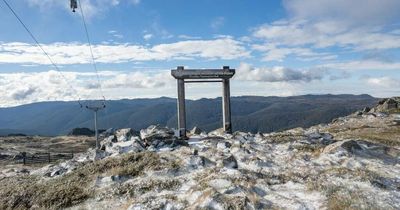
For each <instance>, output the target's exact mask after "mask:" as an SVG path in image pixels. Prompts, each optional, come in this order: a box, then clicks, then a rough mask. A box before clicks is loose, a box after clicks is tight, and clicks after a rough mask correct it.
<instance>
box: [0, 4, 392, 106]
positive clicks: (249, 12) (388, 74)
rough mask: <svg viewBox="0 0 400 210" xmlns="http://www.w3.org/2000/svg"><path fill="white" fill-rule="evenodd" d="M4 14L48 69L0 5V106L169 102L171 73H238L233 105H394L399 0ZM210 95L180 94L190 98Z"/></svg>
mask: <svg viewBox="0 0 400 210" xmlns="http://www.w3.org/2000/svg"><path fill="white" fill-rule="evenodd" d="M8 2H9V3H10V4H11V5H12V7H13V8H14V9H15V11H16V12H17V13H18V15H19V16H20V17H21V19H22V20H23V21H24V22H25V24H26V25H27V26H28V27H29V28H30V29H31V31H32V33H33V34H34V35H35V36H36V38H37V39H38V40H39V41H40V43H41V44H42V45H43V48H44V49H45V50H46V51H47V52H48V53H49V55H50V56H51V58H52V59H53V60H54V61H55V62H56V63H57V64H58V65H59V67H60V69H61V71H62V72H63V73H62V74H60V73H59V72H57V71H55V69H54V67H53V66H51V65H49V61H48V60H47V58H46V57H45V56H44V55H43V54H42V53H41V51H40V49H38V48H37V47H35V45H34V42H33V40H32V39H31V38H30V37H29V35H28V34H27V33H26V32H25V31H24V29H23V28H22V26H21V25H20V24H19V23H18V22H17V20H16V19H15V17H14V16H13V15H12V14H11V12H10V11H9V10H8V8H7V7H6V5H5V4H4V3H3V2H2V1H0V28H1V29H2V30H1V33H0V44H1V45H0V91H1V94H0V106H13V105H19V104H25V103H31V102H36V101H48V100H76V99H78V98H82V99H88V98H94V99H96V98H100V97H101V95H104V96H105V97H106V98H107V99H119V98H142V97H159V96H170V97H175V95H176V90H175V85H176V83H175V81H174V80H173V79H172V78H171V76H170V74H169V70H170V69H172V68H176V66H181V65H182V66H186V67H187V68H219V67H221V66H223V65H229V66H231V67H232V68H235V69H236V70H237V74H236V75H235V78H234V80H233V81H232V95H265V96H268V95H279V96H288V95H300V94H324V93H332V94H340V93H352V94H363V93H366V94H371V95H373V96H377V97H387V96H393V95H400V22H399V21H398V20H399V19H400V13H399V12H398V11H399V10H400V1H398V0H353V1H346V0H337V1H330V0H283V1H278V0H274V1H265V0H263V1H262V0H253V1H245V0H229V1H228V0H226V1H222V0H202V1H200V0H199V1H184V0H164V1H161V0H158V1H156V0H81V2H82V5H80V6H82V9H83V11H84V15H85V17H86V20H87V25H88V28H89V33H90V37H91V40H92V44H93V51H94V56H95V58H96V62H97V64H98V70H99V77H100V86H101V87H102V89H103V91H104V92H103V93H100V91H99V84H98V82H97V80H96V74H95V71H94V70H93V67H92V65H91V59H90V53H89V52H90V51H89V47H88V45H87V42H86V37H85V33H84V28H83V23H82V19H81V14H80V12H79V9H78V11H77V12H76V13H72V12H71V10H70V9H69V1H68V0H15V1H11V0H8ZM219 88H220V87H219V85H217V84H211V85H209V84H202V85H199V84H198V85H190V86H188V91H187V92H188V97H189V98H201V97H217V96H219V95H220V89H219Z"/></svg>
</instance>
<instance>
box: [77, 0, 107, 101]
mask: <svg viewBox="0 0 400 210" xmlns="http://www.w3.org/2000/svg"><path fill="white" fill-rule="evenodd" d="M78 1H79V9H80V11H81V16H82V21H83V26H84V28H85V33H86V38H87V42H88V44H89V49H90V55H91V57H92V64H93V68H94V70H95V72H96V77H97V83H98V86H99V89H100V93H101V96H102V97H103V99H104V102H105V97H104V94H103V88H102V85H101V82H100V76H99V72H98V70H97V64H96V60H95V58H94V55H93V48H92V43H91V41H90V36H89V31H88V27H87V24H86V20H85V15H84V13H83V9H82V4H81V1H80V0H78Z"/></svg>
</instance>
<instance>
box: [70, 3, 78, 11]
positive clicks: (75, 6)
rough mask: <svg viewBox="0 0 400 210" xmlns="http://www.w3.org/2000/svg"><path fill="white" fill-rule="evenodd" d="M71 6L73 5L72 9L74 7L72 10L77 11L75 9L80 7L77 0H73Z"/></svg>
mask: <svg viewBox="0 0 400 210" xmlns="http://www.w3.org/2000/svg"><path fill="white" fill-rule="evenodd" d="M70 7H71V9H72V12H75V9H77V8H78V2H77V0H71V4H70Z"/></svg>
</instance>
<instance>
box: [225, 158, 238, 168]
mask: <svg viewBox="0 0 400 210" xmlns="http://www.w3.org/2000/svg"><path fill="white" fill-rule="evenodd" d="M222 164H223V166H224V167H225V168H231V169H237V168H238V163H237V160H236V158H235V157H234V156H233V155H231V156H229V157H227V158H225V159H224V160H223V161H222Z"/></svg>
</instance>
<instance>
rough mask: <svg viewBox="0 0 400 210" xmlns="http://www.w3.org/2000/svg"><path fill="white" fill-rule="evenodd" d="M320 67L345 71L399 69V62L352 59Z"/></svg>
mask: <svg viewBox="0 0 400 210" xmlns="http://www.w3.org/2000/svg"><path fill="white" fill-rule="evenodd" d="M319 67H321V68H328V69H338V70H346V71H354V70H399V71H400V63H399V62H383V61H378V60H353V61H348V62H337V63H327V64H323V65H319Z"/></svg>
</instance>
